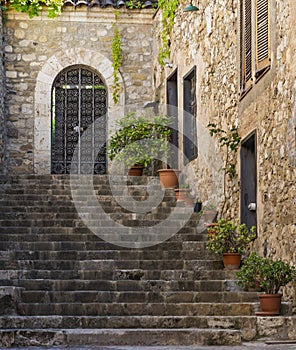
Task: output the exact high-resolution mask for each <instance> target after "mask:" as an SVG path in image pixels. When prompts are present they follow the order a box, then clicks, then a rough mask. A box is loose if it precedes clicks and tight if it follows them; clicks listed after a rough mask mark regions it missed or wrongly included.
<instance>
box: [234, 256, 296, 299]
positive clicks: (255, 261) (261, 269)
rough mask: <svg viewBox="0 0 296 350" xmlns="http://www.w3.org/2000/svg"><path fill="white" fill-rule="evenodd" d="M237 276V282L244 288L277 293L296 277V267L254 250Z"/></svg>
mask: <svg viewBox="0 0 296 350" xmlns="http://www.w3.org/2000/svg"><path fill="white" fill-rule="evenodd" d="M236 276H237V282H236V283H237V284H238V285H239V286H241V287H243V288H244V289H249V288H255V289H257V290H258V289H259V290H261V291H263V292H265V293H266V294H277V293H278V292H279V289H280V287H284V286H286V285H287V284H288V283H289V282H291V281H293V280H295V279H296V267H295V266H291V265H289V264H287V263H285V262H284V261H282V260H276V261H273V260H271V259H268V258H263V257H261V256H259V255H258V254H257V253H255V252H252V253H251V254H250V256H249V257H248V258H246V259H245V260H244V261H243V263H242V267H241V269H240V271H238V272H236Z"/></svg>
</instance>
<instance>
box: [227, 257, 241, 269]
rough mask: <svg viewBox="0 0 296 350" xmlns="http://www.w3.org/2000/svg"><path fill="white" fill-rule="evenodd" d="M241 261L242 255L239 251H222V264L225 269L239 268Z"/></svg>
mask: <svg viewBox="0 0 296 350" xmlns="http://www.w3.org/2000/svg"><path fill="white" fill-rule="evenodd" d="M241 261H242V256H241V254H239V253H224V254H223V264H224V268H225V269H226V270H237V269H239V267H240V265H241Z"/></svg>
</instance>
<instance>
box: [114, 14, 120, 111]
mask: <svg viewBox="0 0 296 350" xmlns="http://www.w3.org/2000/svg"><path fill="white" fill-rule="evenodd" d="M118 14H119V13H118V11H116V12H115V20H116V23H117V21H118ZM121 57H122V49H121V37H120V33H119V30H118V28H117V26H116V25H115V29H114V36H113V40H112V60H113V63H112V66H113V80H114V81H113V85H112V88H113V96H112V97H113V101H114V103H115V104H118V103H119V92H120V84H119V68H120V66H121Z"/></svg>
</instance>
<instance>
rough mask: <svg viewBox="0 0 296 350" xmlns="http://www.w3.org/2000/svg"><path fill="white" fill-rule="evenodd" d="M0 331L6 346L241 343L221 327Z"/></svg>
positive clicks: (236, 334) (0, 342) (237, 335)
mask: <svg viewBox="0 0 296 350" xmlns="http://www.w3.org/2000/svg"><path fill="white" fill-rule="evenodd" d="M0 334H1V337H0V346H5V347H11V346H57V345H60V346H61V345H66V346H79V345H83V346H95V345H98V344H99V345H100V346H108V345H145V346H152V345H160V346H165V345H240V344H241V334H240V331H237V330H223V329H214V330H213V329H196V328H192V329H64V330H57V329H48V330H44V329H34V330H29V329H23V330H11V329H10V330H9V329H7V330H1V331H0Z"/></svg>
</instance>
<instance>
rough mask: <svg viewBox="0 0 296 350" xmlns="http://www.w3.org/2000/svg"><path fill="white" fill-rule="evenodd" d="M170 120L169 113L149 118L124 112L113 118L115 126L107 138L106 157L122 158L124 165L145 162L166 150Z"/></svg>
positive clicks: (118, 159) (169, 132)
mask: <svg viewBox="0 0 296 350" xmlns="http://www.w3.org/2000/svg"><path fill="white" fill-rule="evenodd" d="M170 122H171V118H170V117H169V116H154V117H153V118H149V117H144V116H137V115H136V114H135V113H128V114H127V115H125V116H124V117H123V118H121V119H119V120H118V121H117V122H116V124H117V126H118V127H119V129H118V130H117V131H116V132H115V133H114V134H113V135H112V136H111V138H110V141H109V145H108V147H107V154H108V157H109V158H110V160H113V159H116V160H117V161H123V162H124V164H126V165H127V166H128V167H131V166H133V165H135V164H141V165H143V166H147V165H148V164H149V163H151V161H152V160H153V159H154V158H156V157H157V158H159V157H160V156H161V155H162V154H167V152H168V150H169V142H168V140H169V137H170V134H171V129H170V128H169V124H170ZM123 150H124V152H122V151H123Z"/></svg>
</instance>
